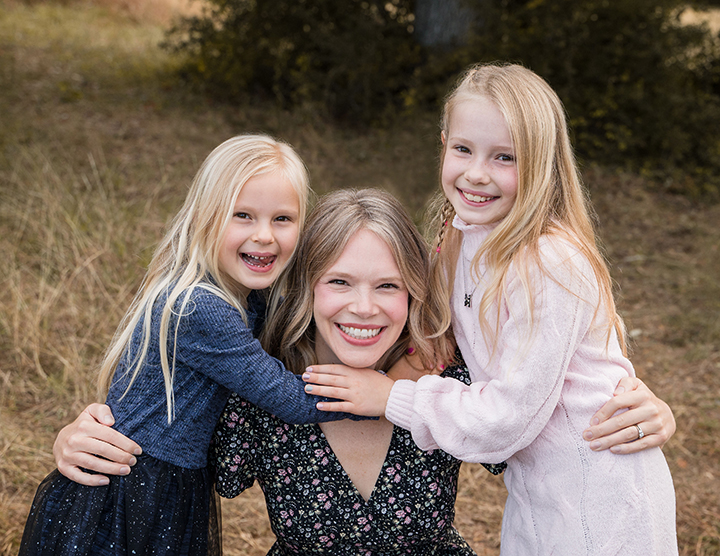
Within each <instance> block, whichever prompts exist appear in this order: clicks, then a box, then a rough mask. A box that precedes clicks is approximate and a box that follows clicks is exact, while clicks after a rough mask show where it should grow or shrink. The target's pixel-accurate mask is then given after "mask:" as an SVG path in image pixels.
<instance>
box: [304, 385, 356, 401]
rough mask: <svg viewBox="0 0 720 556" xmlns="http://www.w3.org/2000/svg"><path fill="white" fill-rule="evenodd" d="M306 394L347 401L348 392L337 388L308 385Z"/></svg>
mask: <svg viewBox="0 0 720 556" xmlns="http://www.w3.org/2000/svg"><path fill="white" fill-rule="evenodd" d="M305 392H306V393H308V394H312V395H313V396H320V397H323V398H337V399H341V400H347V395H348V391H347V389H345V388H335V387H333V386H318V385H317V384H306V385H305Z"/></svg>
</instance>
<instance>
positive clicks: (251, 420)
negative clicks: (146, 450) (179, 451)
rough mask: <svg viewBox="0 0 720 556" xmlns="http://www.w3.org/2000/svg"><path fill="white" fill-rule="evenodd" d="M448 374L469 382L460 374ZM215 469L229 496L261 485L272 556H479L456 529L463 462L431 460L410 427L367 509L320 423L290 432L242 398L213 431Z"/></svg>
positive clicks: (392, 451)
mask: <svg viewBox="0 0 720 556" xmlns="http://www.w3.org/2000/svg"><path fill="white" fill-rule="evenodd" d="M445 374H446V376H453V377H455V378H458V379H462V380H464V381H466V382H467V381H468V376H467V370H466V369H464V368H462V367H452V368H450V369H448V370H447V371H446V373H445ZM210 462H211V465H214V466H215V471H216V474H217V478H216V489H217V491H218V493H219V494H220V495H221V496H224V497H226V498H233V497H235V496H237V495H238V494H240V493H241V492H242V491H243V490H245V489H247V488H249V487H251V486H252V485H253V483H254V482H255V481H257V482H258V483H259V484H260V486H261V487H262V490H263V492H264V493H265V501H266V504H267V509H268V515H269V517H270V524H271V526H272V529H273V532H274V533H275V535H276V537H277V541H276V542H275V544H274V545H273V547H272V549H271V550H270V552H269V554H270V555H273V556H278V555H287V554H326V555H343V556H345V555H353V554H358V555H370V554H372V555H373V556H390V555H393V556H395V555H399V554H413V555H428V556H431V555H463V556H467V555H471V554H475V552H474V551H473V550H472V549H471V548H470V546H468V544H467V543H466V542H465V540H464V539H463V538H462V537H461V536H460V534H459V533H458V532H457V530H456V529H455V527H454V526H453V519H454V517H455V497H456V492H457V479H458V472H459V470H460V464H461V462H460V461H459V460H457V459H455V458H453V457H452V456H450V455H448V454H446V453H445V452H442V451H441V450H434V451H430V452H423V451H422V450H420V449H419V448H418V447H417V446H416V445H415V443H414V442H413V440H412V436H411V434H410V433H409V432H408V431H406V430H404V429H401V428H398V427H395V428H394V430H393V434H392V440H391V442H390V447H389V449H388V452H387V455H386V458H385V462H384V464H383V467H382V471H381V473H380V476H379V477H378V479H377V482H376V484H375V488H374V490H373V492H372V494H371V496H370V499H369V500H368V501H367V502H366V501H365V500H364V499H363V498H362V496H361V495H360V493H359V492H358V491H357V489H356V488H355V486H354V485H353V483H352V481H351V480H350V478H349V477H348V476H347V474H346V473H345V471H344V469H343V468H342V465H341V464H340V462H339V461H338V459H337V457H336V456H335V454H334V452H333V451H332V448H331V447H330V445H329V443H328V441H327V440H326V438H325V435H324V434H323V432H322V430H321V429H320V427H319V426H318V425H289V424H286V423H284V422H282V421H280V420H279V419H277V418H276V417H274V416H273V415H270V414H269V413H267V412H265V411H262V410H260V409H258V408H257V407H255V406H253V405H251V404H249V403H247V402H245V401H243V400H242V399H241V398H239V397H237V396H232V397H231V399H230V401H229V402H228V404H227V406H226V407H225V411H224V413H223V415H222V417H221V419H220V421H219V423H218V426H217V428H216V430H215V436H214V439H213V442H212V444H211V448H210ZM501 469H502V468H496V469H495V470H496V471H500V470H501Z"/></svg>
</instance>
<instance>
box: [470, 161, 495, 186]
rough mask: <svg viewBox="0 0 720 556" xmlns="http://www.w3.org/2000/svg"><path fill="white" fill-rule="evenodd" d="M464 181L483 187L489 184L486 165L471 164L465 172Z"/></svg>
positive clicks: (477, 162)
mask: <svg viewBox="0 0 720 556" xmlns="http://www.w3.org/2000/svg"><path fill="white" fill-rule="evenodd" d="M465 179H467V181H468V182H470V183H473V184H481V185H484V184H488V183H490V173H489V172H488V168H487V165H486V164H485V163H484V162H482V161H475V162H473V163H472V164H471V165H470V166H468V168H467V170H466V171H465Z"/></svg>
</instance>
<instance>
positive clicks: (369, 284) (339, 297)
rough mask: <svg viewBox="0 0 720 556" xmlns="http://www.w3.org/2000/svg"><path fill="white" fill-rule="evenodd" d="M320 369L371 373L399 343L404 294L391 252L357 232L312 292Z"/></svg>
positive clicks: (373, 238) (376, 239)
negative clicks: (345, 367)
mask: <svg viewBox="0 0 720 556" xmlns="http://www.w3.org/2000/svg"><path fill="white" fill-rule="evenodd" d="M313 294H314V305H313V316H314V318H315V326H316V333H315V353H316V356H317V360H318V362H319V363H343V364H345V365H348V366H350V367H358V368H373V367H374V366H375V364H376V363H377V362H378V361H379V360H380V359H381V358H382V357H383V355H385V352H387V351H388V350H389V349H390V348H391V347H392V346H393V345H394V344H395V342H396V341H397V339H398V338H399V337H400V334H401V333H402V331H403V328H404V327H405V322H406V321H407V316H408V291H407V288H406V287H405V283H404V282H403V279H402V276H401V275H400V270H399V269H398V266H397V263H396V262H395V258H394V257H393V254H392V251H390V248H389V247H388V246H387V244H386V243H385V242H384V241H383V240H382V239H380V238H379V237H378V236H377V235H375V234H374V233H373V232H370V231H368V230H360V231H358V232H357V233H356V234H355V235H354V236H352V238H351V239H350V241H349V242H348V244H347V245H346V246H345V249H344V250H343V252H342V254H341V255H340V257H339V258H338V259H337V260H336V261H335V263H334V264H333V265H332V266H331V267H330V268H328V270H327V271H326V272H325V273H324V274H323V275H322V276H321V277H320V279H319V280H318V282H317V283H316V284H315V287H314V289H313Z"/></svg>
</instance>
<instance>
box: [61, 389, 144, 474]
mask: <svg viewBox="0 0 720 556" xmlns="http://www.w3.org/2000/svg"><path fill="white" fill-rule="evenodd" d="M114 422H115V419H114V417H113V415H112V412H111V411H110V408H109V407H108V406H106V405H102V404H97V403H94V404H90V405H89V406H88V407H86V408H85V410H84V411H83V412H82V413H81V414H80V415H79V416H78V418H77V419H75V421H73V422H72V423H70V424H69V425H67V426H66V427H65V428H63V429H62V430H61V431H60V432H59V433H58V436H57V438H56V439H55V444H54V445H53V454H54V455H55V462H56V463H57V467H58V471H60V473H62V474H63V475H65V476H66V477H67V478H68V479H70V480H72V481H75V482H76V483H80V484H82V485H87V486H100V485H107V484H108V483H109V482H110V479H108V477H106V476H105V475H95V474H91V473H86V472H85V471H83V469H81V468H85V469H90V470H92V471H97V472H98V473H106V474H108V475H127V474H129V473H130V467H132V466H133V465H135V463H136V462H137V460H136V459H135V456H139V455H140V454H142V449H141V448H140V446H138V445H137V444H136V443H135V442H133V441H132V440H130V439H129V438H127V437H126V436H124V435H123V434H121V433H119V432H118V431H116V430H115V429H112V428H110V426H111V425H112V424H113V423H114ZM98 456H99V457H98Z"/></svg>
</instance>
